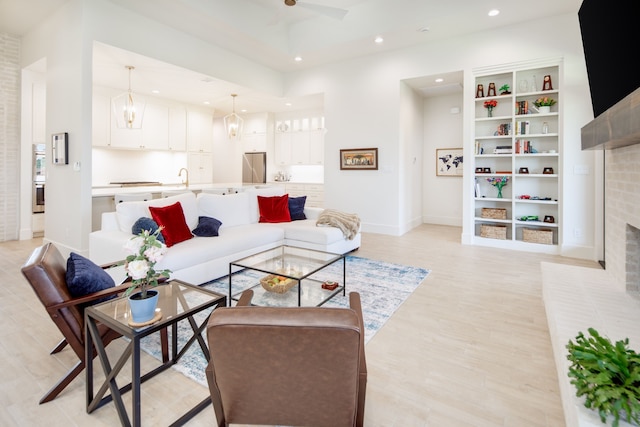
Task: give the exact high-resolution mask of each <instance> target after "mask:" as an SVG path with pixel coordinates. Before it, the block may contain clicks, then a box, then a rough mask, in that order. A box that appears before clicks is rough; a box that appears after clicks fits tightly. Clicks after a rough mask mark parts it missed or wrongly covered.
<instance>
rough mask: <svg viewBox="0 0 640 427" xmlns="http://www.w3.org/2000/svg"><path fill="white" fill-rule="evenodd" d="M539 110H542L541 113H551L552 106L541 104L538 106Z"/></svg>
mask: <svg viewBox="0 0 640 427" xmlns="http://www.w3.org/2000/svg"><path fill="white" fill-rule="evenodd" d="M538 111H540V114H549V113H550V112H551V107H550V106H548V105H541V106H540V107H538Z"/></svg>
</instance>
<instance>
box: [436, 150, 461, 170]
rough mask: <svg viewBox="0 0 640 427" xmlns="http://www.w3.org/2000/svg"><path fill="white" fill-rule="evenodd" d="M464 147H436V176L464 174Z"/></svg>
mask: <svg viewBox="0 0 640 427" xmlns="http://www.w3.org/2000/svg"><path fill="white" fill-rule="evenodd" d="M463 160H464V157H463V155H462V148H437V149H436V176H462V169H463Z"/></svg>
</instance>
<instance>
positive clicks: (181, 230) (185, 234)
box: [149, 202, 193, 247]
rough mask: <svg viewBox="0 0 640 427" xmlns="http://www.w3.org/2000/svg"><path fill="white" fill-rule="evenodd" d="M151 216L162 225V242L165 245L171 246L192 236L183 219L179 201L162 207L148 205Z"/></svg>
mask: <svg viewBox="0 0 640 427" xmlns="http://www.w3.org/2000/svg"><path fill="white" fill-rule="evenodd" d="M149 212H151V217H152V218H153V220H154V221H155V222H156V223H158V225H159V226H160V227H164V228H163V229H162V231H161V233H162V236H163V237H164V242H165V244H166V245H167V247H171V246H173V245H175V244H176V243H180V242H184V241H185V240H189V239H190V238H192V237H193V234H191V230H189V226H188V225H187V221H186V220H185V219H184V211H183V210H182V205H181V204H180V202H175V203H174V204H173V205H169V206H163V207H160V208H158V207H153V206H149Z"/></svg>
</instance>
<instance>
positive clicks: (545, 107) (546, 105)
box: [533, 96, 556, 113]
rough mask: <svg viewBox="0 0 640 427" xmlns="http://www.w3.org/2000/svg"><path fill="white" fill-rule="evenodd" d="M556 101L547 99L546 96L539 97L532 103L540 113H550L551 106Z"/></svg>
mask: <svg viewBox="0 0 640 427" xmlns="http://www.w3.org/2000/svg"><path fill="white" fill-rule="evenodd" d="M555 103H556V100H555V99H553V98H549V97H548V96H541V97H540V98H538V99H536V100H535V101H533V105H535V106H536V107H537V108H538V111H539V112H540V113H549V112H551V106H553V105H555Z"/></svg>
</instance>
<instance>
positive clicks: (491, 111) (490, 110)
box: [487, 107, 493, 117]
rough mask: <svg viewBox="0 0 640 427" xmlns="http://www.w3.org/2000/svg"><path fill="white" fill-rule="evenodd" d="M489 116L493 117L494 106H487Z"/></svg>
mask: <svg viewBox="0 0 640 427" xmlns="http://www.w3.org/2000/svg"><path fill="white" fill-rule="evenodd" d="M487 117H493V107H487Z"/></svg>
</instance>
